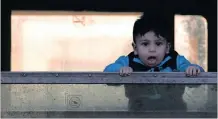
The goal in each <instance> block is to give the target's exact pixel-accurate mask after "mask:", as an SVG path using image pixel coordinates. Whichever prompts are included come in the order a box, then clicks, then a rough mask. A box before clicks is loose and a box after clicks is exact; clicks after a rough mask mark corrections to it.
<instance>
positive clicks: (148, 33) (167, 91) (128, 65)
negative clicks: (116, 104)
mask: <svg viewBox="0 0 218 119" xmlns="http://www.w3.org/2000/svg"><path fill="white" fill-rule="evenodd" d="M172 17H174V16H172ZM167 18H170V16H164V15H156V16H152V15H151V16H147V17H146V18H145V16H144V15H143V16H142V17H141V18H140V19H138V20H136V22H135V24H134V27H133V44H132V46H133V49H134V51H133V52H131V53H130V54H129V55H128V56H121V57H119V58H118V59H117V60H116V61H115V63H112V64H110V65H108V66H107V67H106V68H105V70H104V72H120V75H121V76H128V75H130V74H131V73H132V72H173V71H178V72H186V74H187V75H189V76H197V75H198V74H199V73H200V72H203V71H204V70H203V69H202V68H201V67H200V66H198V65H195V64H191V63H190V62H189V61H188V60H187V59H185V57H184V56H181V55H179V54H178V53H177V52H176V51H174V50H171V44H170V40H172V39H173V36H174V35H173V33H174V29H173V28H174V22H173V21H170V20H169V19H167ZM170 19H171V20H172V19H173V18H170ZM190 80H191V79H190ZM108 85H111V84H108ZM112 85H113V84H112ZM116 85H117V84H116ZM124 87H125V95H126V97H127V98H128V99H129V104H128V108H129V110H131V111H141V110H148V111H149V110H150V111H154V110H165V111H166V110H180V111H181V110H183V111H184V110H186V108H187V107H186V103H185V102H184V101H183V99H182V95H183V93H184V90H185V85H175V84H167V85H157V84H156V85H154V84H153V85H152V84H125V85H124Z"/></svg>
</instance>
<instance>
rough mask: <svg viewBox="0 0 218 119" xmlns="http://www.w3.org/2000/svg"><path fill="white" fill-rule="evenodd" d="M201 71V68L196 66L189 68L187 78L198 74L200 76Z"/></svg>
mask: <svg viewBox="0 0 218 119" xmlns="http://www.w3.org/2000/svg"><path fill="white" fill-rule="evenodd" d="M200 72H201V70H200V68H198V67H196V66H189V67H188V68H187V69H186V72H185V73H186V76H197V75H198V74H200Z"/></svg>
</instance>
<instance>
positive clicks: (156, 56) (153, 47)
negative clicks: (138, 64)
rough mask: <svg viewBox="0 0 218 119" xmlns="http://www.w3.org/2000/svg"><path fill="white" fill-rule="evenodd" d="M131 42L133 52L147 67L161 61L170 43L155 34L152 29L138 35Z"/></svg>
mask: <svg viewBox="0 0 218 119" xmlns="http://www.w3.org/2000/svg"><path fill="white" fill-rule="evenodd" d="M135 39H136V40H135V42H136V43H135V44H133V48H134V53H135V55H138V56H139V58H140V60H141V61H142V62H143V63H144V64H145V65H147V66H149V67H155V66H157V65H158V64H160V63H161V61H162V60H163V59H164V56H165V55H166V54H168V53H169V50H170V44H169V43H167V41H166V39H164V38H163V37H161V36H157V35H156V34H155V33H154V32H153V31H149V32H147V33H145V34H144V35H143V36H141V35H138V36H136V38H135Z"/></svg>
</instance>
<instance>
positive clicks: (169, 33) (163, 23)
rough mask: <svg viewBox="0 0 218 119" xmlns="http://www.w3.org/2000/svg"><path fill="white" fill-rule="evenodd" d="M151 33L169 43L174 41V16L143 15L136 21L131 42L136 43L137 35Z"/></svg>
mask: <svg viewBox="0 0 218 119" xmlns="http://www.w3.org/2000/svg"><path fill="white" fill-rule="evenodd" d="M148 31H153V32H155V33H156V35H160V36H162V37H164V38H166V39H167V42H171V41H172V40H173V39H174V15H173V14H164V13H150V14H146V13H144V14H143V15H142V16H141V17H140V18H139V19H137V20H136V21H135V23H134V26H133V41H134V43H135V42H136V39H135V38H136V36H137V35H144V34H145V33H146V32H148Z"/></svg>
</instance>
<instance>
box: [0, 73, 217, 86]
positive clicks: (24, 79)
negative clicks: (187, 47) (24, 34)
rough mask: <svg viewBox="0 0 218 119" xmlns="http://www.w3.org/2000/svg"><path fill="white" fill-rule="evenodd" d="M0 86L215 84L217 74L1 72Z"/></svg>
mask: <svg viewBox="0 0 218 119" xmlns="http://www.w3.org/2000/svg"><path fill="white" fill-rule="evenodd" d="M1 83H2V84H106V83H158V84H159V83H170V84H180V83H181V84H216V83H217V72H204V73H201V74H200V75H199V76H197V77H187V76H186V75H185V73H183V72H174V73H162V72H161V73H160V72H158V73H132V74H131V75H130V76H128V77H121V76H119V75H118V73H102V72H87V73H84V72H74V73H66V72H2V73H1Z"/></svg>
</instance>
